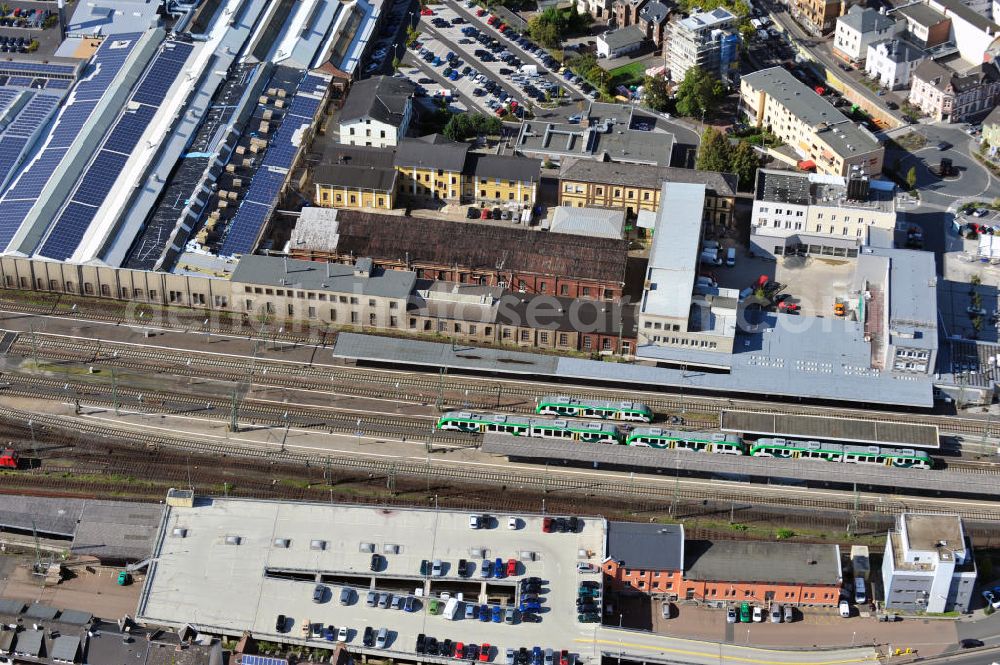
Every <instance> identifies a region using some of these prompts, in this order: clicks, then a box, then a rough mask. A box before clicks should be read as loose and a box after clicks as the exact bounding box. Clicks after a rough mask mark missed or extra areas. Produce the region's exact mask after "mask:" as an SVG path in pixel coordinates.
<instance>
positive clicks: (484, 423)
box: [437, 411, 623, 443]
mask: <svg viewBox="0 0 1000 665" xmlns="http://www.w3.org/2000/svg"><path fill="white" fill-rule="evenodd" d="M437 427H438V429H442V430H453V431H458V432H504V433H507V434H513V435H514V436H533V437H540V438H545V439H572V440H574V441H584V442H587V443H621V442H622V438H623V437H622V434H621V432H620V431H619V430H618V427H617V426H616V425H614V424H612V423H595V422H585V421H579V420H546V419H543V418H524V417H521V416H508V415H504V414H483V413H473V412H470V411H450V412H448V413H445V414H444V415H442V416H441V417H440V418H439V419H438V423H437Z"/></svg>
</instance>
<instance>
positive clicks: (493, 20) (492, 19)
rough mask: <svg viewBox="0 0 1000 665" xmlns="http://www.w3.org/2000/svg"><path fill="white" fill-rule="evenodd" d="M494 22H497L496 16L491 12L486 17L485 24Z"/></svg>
mask: <svg viewBox="0 0 1000 665" xmlns="http://www.w3.org/2000/svg"><path fill="white" fill-rule="evenodd" d="M496 22H497V17H496V16H494V15H493V14H490V17H489V18H488V19H486V25H493V24H494V23H496Z"/></svg>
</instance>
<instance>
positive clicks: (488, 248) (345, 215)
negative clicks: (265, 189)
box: [336, 210, 628, 283]
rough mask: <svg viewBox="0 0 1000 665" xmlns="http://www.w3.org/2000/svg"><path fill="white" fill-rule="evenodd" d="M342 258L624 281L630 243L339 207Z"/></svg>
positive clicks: (340, 253)
mask: <svg viewBox="0 0 1000 665" xmlns="http://www.w3.org/2000/svg"><path fill="white" fill-rule="evenodd" d="M337 223H338V231H337V232H338V234H339V239H338V241H337V247H336V251H337V254H338V255H339V256H349V255H353V256H369V257H371V258H372V259H373V260H374V261H375V262H376V263H378V262H380V261H381V262H395V263H399V264H403V265H406V264H413V263H420V264H425V265H439V266H445V267H449V268H450V267H453V266H463V267H467V268H469V269H478V270H489V271H497V272H511V273H531V274H536V275H556V276H560V277H564V278H576V279H589V280H597V281H603V282H607V283H611V282H618V283H621V282H624V281H625V265H626V262H627V259H628V241H626V240H611V239H607V238H587V237H582V236H569V235H561V234H548V233H539V232H537V231H528V230H523V229H516V228H507V227H501V226H490V225H485V224H469V223H467V222H450V221H445V220H440V219H424V218H420V217H403V216H399V215H383V214H379V213H373V212H362V211H358V210H338V211H337Z"/></svg>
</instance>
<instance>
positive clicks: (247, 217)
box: [219, 74, 329, 256]
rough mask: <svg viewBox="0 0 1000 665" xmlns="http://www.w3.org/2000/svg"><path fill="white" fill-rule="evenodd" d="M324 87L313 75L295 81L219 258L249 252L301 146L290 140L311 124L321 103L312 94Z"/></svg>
mask: <svg viewBox="0 0 1000 665" xmlns="http://www.w3.org/2000/svg"><path fill="white" fill-rule="evenodd" d="M328 85H329V79H324V78H323V77H320V76H316V75H314V74H306V75H305V76H303V78H302V80H301V81H300V82H299V85H298V86H297V87H296V92H295V95H294V96H293V97H292V100H291V102H290V103H289V105H288V110H287V111H286V113H285V116H284V118H283V119H282V121H281V125H280V126H279V127H278V131H276V132H275V133H274V137H273V138H272V139H271V143H270V145H268V148H267V152H266V153H265V154H264V159H263V160H262V161H261V166H260V168H259V169H258V170H257V172H256V173H255V174H254V176H253V179H252V180H251V181H250V187H249V189H248V190H247V193H246V196H245V197H244V199H243V203H242V204H241V205H240V208H239V210H237V211H236V215H235V216H234V217H233V220H232V222H230V224H229V229H228V230H227V232H226V237H225V240H223V242H222V247H221V248H220V250H219V254H220V255H222V256H232V255H234V254H246V253H248V252H251V251H253V247H254V244H255V243H256V242H257V239H258V237H259V236H260V234H261V231H262V229H263V227H264V223H265V222H266V221H267V218H268V215H269V214H270V212H271V210H272V209H273V207H274V205H275V203H276V202H277V199H278V194H279V193H280V191H281V186H282V185H283V184H284V182H285V179H286V178H287V177H288V169H290V168H291V167H292V162H294V161H295V156H296V155H297V154H298V151H299V148H300V147H301V146H299V145H295V143H293V139H294V138H295V135H296V133H299V132H301V131H302V130H304V129H306V128H308V126H309V125H311V124H312V121H313V118H315V116H316V112H317V111H318V110H319V106H320V102H321V101H322V100H321V99H319V98H317V97H316V96H313V95H322V94H323V93H325V92H326V88H327V86H328Z"/></svg>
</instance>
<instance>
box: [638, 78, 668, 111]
mask: <svg viewBox="0 0 1000 665" xmlns="http://www.w3.org/2000/svg"><path fill="white" fill-rule="evenodd" d="M642 87H643V88H645V89H646V94H645V97H644V99H645V101H646V106H648V107H649V108H651V109H653V110H654V111H659V112H661V113H662V112H663V111H669V110H670V107H671V100H670V91H669V90H668V89H667V81H666V80H665V79H663V78H662V77H659V76H647V77H645V78H644V79H643V80H642Z"/></svg>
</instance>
